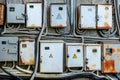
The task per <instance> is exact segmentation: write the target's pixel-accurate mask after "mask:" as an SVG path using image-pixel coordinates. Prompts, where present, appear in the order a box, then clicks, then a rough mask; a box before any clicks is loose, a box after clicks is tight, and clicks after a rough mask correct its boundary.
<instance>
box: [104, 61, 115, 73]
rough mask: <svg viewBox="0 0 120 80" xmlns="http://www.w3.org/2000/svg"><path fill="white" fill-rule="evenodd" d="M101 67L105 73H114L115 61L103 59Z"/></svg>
mask: <svg viewBox="0 0 120 80" xmlns="http://www.w3.org/2000/svg"><path fill="white" fill-rule="evenodd" d="M103 68H104V72H105V73H115V72H116V69H115V61H114V60H105V62H104V66H103Z"/></svg>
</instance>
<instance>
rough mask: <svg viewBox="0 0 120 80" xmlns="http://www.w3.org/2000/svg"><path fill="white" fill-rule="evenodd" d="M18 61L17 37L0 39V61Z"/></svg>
mask: <svg viewBox="0 0 120 80" xmlns="http://www.w3.org/2000/svg"><path fill="white" fill-rule="evenodd" d="M17 60H18V37H0V61H17Z"/></svg>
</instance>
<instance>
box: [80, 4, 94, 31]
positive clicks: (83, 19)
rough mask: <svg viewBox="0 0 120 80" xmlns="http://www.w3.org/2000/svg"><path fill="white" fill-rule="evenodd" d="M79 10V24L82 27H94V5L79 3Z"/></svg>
mask: <svg viewBox="0 0 120 80" xmlns="http://www.w3.org/2000/svg"><path fill="white" fill-rule="evenodd" d="M79 11H80V20H79V26H80V27H81V28H82V29H96V6H95V5H85V4H84V5H80V7H79ZM78 17H79V14H78Z"/></svg>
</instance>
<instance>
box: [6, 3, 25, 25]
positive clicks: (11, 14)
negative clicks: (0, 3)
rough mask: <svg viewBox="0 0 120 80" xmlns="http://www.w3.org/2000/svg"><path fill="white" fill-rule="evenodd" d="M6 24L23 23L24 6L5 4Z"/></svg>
mask: <svg viewBox="0 0 120 80" xmlns="http://www.w3.org/2000/svg"><path fill="white" fill-rule="evenodd" d="M7 23H25V5H24V4H7Z"/></svg>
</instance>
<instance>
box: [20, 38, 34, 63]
mask: <svg viewBox="0 0 120 80" xmlns="http://www.w3.org/2000/svg"><path fill="white" fill-rule="evenodd" d="M19 51H20V52H19V63H20V65H34V59H35V58H34V55H35V40H34V39H30V38H21V39H20V47H19Z"/></svg>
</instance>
